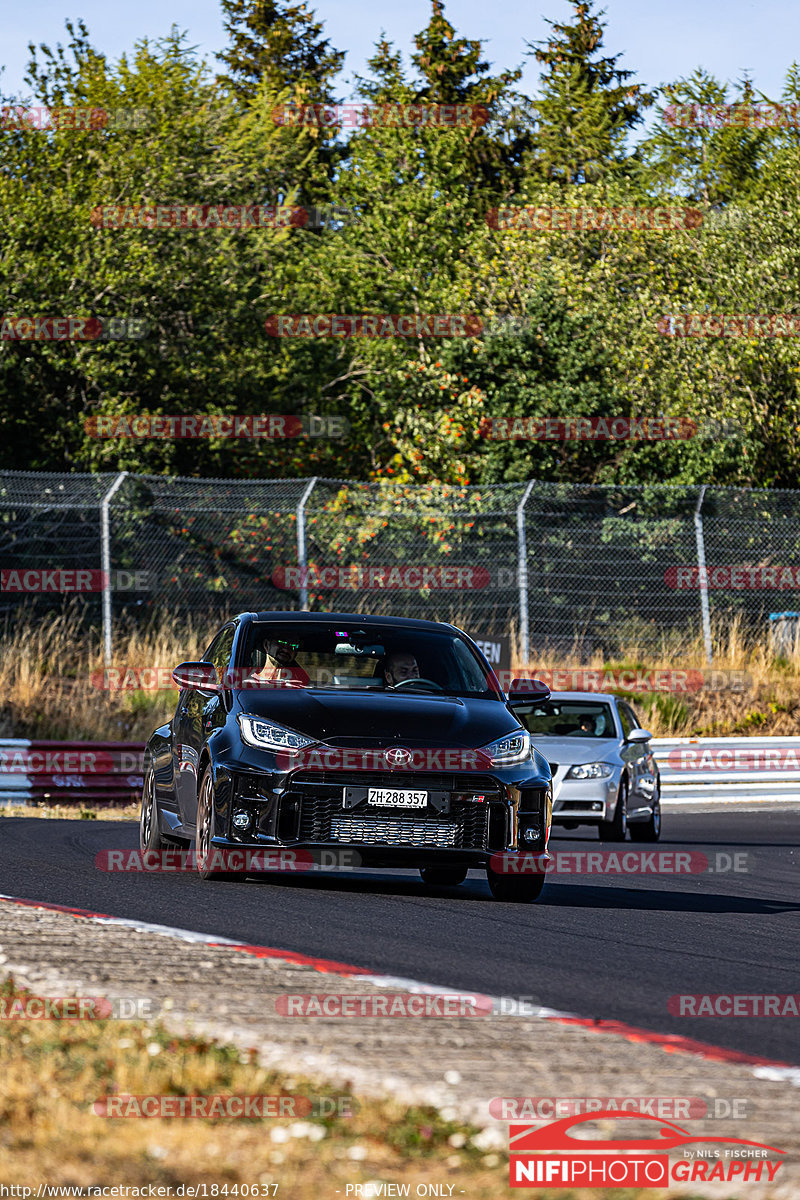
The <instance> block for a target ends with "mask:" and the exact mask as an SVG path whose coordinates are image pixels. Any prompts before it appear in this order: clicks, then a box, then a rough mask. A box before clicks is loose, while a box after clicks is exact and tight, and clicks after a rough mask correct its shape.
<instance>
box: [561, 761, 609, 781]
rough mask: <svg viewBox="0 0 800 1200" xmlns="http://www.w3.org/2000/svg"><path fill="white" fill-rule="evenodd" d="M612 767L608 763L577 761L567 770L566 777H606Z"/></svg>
mask: <svg viewBox="0 0 800 1200" xmlns="http://www.w3.org/2000/svg"><path fill="white" fill-rule="evenodd" d="M612 771H613V767H610V766H609V765H608V763H578V764H577V765H576V766H574V767H570V769H569V770H568V771H567V775H566V777H567V779H607V778H608V776H609V775H610V774H611V773H612Z"/></svg>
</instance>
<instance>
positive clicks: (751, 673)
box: [514, 619, 800, 737]
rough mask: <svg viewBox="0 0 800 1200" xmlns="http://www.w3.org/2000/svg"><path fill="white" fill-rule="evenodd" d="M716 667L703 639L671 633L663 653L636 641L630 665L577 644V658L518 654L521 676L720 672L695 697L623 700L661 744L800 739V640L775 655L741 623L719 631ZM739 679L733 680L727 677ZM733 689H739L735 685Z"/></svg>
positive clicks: (715, 637)
mask: <svg viewBox="0 0 800 1200" xmlns="http://www.w3.org/2000/svg"><path fill="white" fill-rule="evenodd" d="M712 637H713V645H714V663H713V667H712V668H709V666H708V662H707V659H706V653H705V645H704V642H703V639H702V637H700V636H698V637H696V638H695V639H694V640H691V641H689V642H688V643H687V641H686V639H683V638H680V637H679V636H678V635H677V634H672V635H669V634H666V635H664V636H663V638H662V639H661V642H660V644H659V645H658V646H657V647H655V648H654V647H653V645H652V643H651V644H649V645H643V644H636V643H635V642H632V643H631V644H630V645H629V646H628V647H627V649H626V653H625V655H624V657H623V658H620V659H617V660H615V661H613V662H609V661H607V660H604V659H603V657H602V655H600V654H582V653H581V647H580V644H579V643H578V642H576V644H575V646H574V647H573V649H572V652H571V653H569V654H567V655H564V654H560V655H558V654H554V653H553V652H552V651H550V652H546V651H545V652H538V653H537V650H536V648H535V647H533V648H532V651H531V656H530V658H529V661H528V663H527V664H526V665H524V666H523V664H522V662H521V659H520V657H519V653H518V647H516V649H517V653H516V654H515V658H514V668H515V670H517V671H519V673H520V674H525V675H531V674H535V672H536V670H537V669H542V668H548V669H553V670H555V669H562V668H565V667H566V668H570V669H571V668H576V667H590V668H595V669H606V670H622V669H626V670H638V671H643V672H649V671H661V670H674V671H688V670H694V671H702V672H709V671H711V672H713V673H717V674H718V676H722V678H719V677H717V678H716V679H715V678H713V676H712V678H711V680H709V682H708V684H707V686H704V687H702V688H700V690H698V691H694V692H680V691H676V692H650V693H648V692H644V691H642V692H638V693H635V692H629V693H624V694H625V695H626V696H627V698H628V699H630V701H631V703H632V704H633V705H634V708H636V709H637V710H638V711H639V713H640V716H641V717H642V720H643V721H644V722H645V724H646V727H647V728H648V729H651V730H652V731H653V733H654V734H655V735H656V737H683V736H695V737H714V736H723V735H731V734H740V735H743V736H756V735H761V734H764V735H773V736H779V735H784V736H786V735H795V734H800V686H798V685H800V641H798V642H797V643H796V644H795V646H794V652H793V653H792V654H790V655H787V656H776V655H775V654H774V653H773V652H772V651H771V649H770V647H769V645H768V644H767V641H766V639H764V640H754V639H752V638H751V637H748V636H747V634H746V632H745V629H744V626H743V624H742V622H741V621H739V620H736V619H735V620H733V621H731V622H729V623H727V624H725V625H717V626H716V628H712ZM727 672H732V673H734V674H733V677H732V678H728V679H726V678H725V677H724V673H727ZM731 685H732V686H731Z"/></svg>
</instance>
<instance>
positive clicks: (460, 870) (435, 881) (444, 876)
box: [419, 867, 467, 887]
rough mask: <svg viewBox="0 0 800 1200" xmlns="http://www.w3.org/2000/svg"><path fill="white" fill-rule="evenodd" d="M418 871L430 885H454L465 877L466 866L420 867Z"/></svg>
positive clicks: (461, 881)
mask: <svg viewBox="0 0 800 1200" xmlns="http://www.w3.org/2000/svg"><path fill="white" fill-rule="evenodd" d="M419 873H420V875H421V876H422V882H423V883H426V884H428V885H429V886H430V887H456V886H457V885H458V884H459V883H463V882H464V880H465V879H466V878H467V868H466V867H420V869H419Z"/></svg>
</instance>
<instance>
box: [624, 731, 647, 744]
mask: <svg viewBox="0 0 800 1200" xmlns="http://www.w3.org/2000/svg"><path fill="white" fill-rule="evenodd" d="M652 736H653V735H652V733H651V732H650V730H649V729H632V730H631V731H630V733H629V734H628V736H627V737H626V738H625V741H626V742H649V741H650V738H651V737H652Z"/></svg>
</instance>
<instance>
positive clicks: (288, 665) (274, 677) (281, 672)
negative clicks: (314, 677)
mask: <svg viewBox="0 0 800 1200" xmlns="http://www.w3.org/2000/svg"><path fill="white" fill-rule="evenodd" d="M264 649H265V650H266V653H267V661H266V663H265V664H264V666H263V667H262V669H261V670H260V671H257V672H256V673H255V676H254V677H255V678H256V679H259V680H261V681H262V682H264V683H275V684H281V683H282V684H286V685H287V686H289V687H308V686H309V684H310V682H311V680H310V679H309V676H308V672H307V671H304V670H303V668H302V667H301V666H300V664H299V663H298V662H297V660H296V657H295V656H296V654H297V651H298V650H299V649H300V646H299V643H297V642H287V641H284V640H283V639H282V638H270V639H269V641H267V642H265V644H264Z"/></svg>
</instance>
